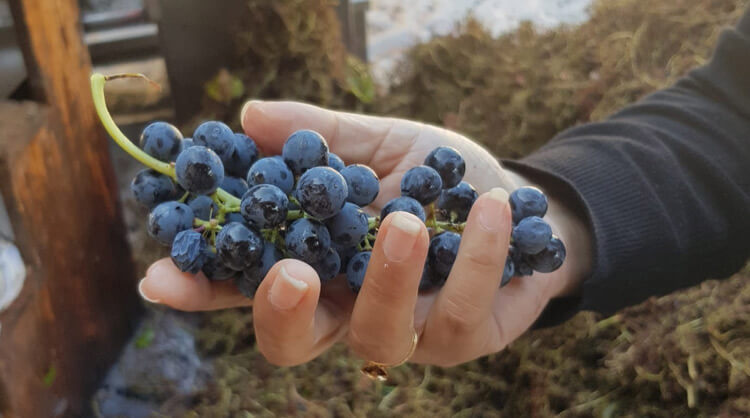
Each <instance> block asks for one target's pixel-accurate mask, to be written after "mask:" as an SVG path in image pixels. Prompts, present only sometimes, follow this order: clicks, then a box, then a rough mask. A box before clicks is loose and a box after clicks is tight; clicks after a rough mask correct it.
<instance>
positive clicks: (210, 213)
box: [188, 195, 219, 221]
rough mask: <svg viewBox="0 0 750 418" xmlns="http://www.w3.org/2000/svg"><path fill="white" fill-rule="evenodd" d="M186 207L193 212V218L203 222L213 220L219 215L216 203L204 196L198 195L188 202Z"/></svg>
mask: <svg viewBox="0 0 750 418" xmlns="http://www.w3.org/2000/svg"><path fill="white" fill-rule="evenodd" d="M188 206H190V209H192V210H193V216H195V217H196V218H198V219H202V220H204V221H209V220H211V218H215V217H216V215H217V214H218V213H219V207H218V206H216V202H214V200H213V199H211V198H210V197H208V196H206V195H199V196H196V197H195V198H193V199H191V200H190V201H188Z"/></svg>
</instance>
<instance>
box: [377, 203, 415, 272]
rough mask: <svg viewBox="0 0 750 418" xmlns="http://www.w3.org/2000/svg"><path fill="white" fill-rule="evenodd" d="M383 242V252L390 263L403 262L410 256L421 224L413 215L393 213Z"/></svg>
mask: <svg viewBox="0 0 750 418" xmlns="http://www.w3.org/2000/svg"><path fill="white" fill-rule="evenodd" d="M391 216H392V217H393V219H391V225H390V226H389V228H388V233H387V234H386V236H385V241H384V242H383V252H384V253H385V257H386V258H387V259H388V260H390V261H396V262H398V261H404V260H406V259H407V258H409V256H410V255H411V252H412V249H413V248H414V243H415V242H416V241H417V237H418V236H419V231H420V229H421V226H420V225H419V224H420V223H421V222H420V221H419V219H417V218H416V217H415V216H414V215H409V214H406V213H404V212H395V213H394V214H393V215H391Z"/></svg>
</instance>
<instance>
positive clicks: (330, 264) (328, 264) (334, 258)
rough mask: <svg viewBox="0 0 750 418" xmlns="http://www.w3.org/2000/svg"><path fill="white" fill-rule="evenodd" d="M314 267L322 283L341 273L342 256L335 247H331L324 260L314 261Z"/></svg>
mask: <svg viewBox="0 0 750 418" xmlns="http://www.w3.org/2000/svg"><path fill="white" fill-rule="evenodd" d="M312 268H314V269H315V271H316V272H317V273H318V277H319V278H320V281H321V283H325V282H327V281H329V280H331V279H333V278H334V277H336V276H337V275H338V274H339V271H340V270H341V258H340V257H339V254H338V253H337V252H336V250H334V249H333V248H329V249H328V252H327V253H326V256H325V257H323V259H322V260H320V261H318V262H316V263H313V264H312Z"/></svg>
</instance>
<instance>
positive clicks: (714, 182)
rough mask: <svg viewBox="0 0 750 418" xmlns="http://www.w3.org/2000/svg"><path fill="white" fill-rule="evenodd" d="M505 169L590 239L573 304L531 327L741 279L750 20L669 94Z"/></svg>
mask: <svg viewBox="0 0 750 418" xmlns="http://www.w3.org/2000/svg"><path fill="white" fill-rule="evenodd" d="M505 164H506V166H508V167H509V168H511V169H513V170H517V171H519V172H520V173H522V174H526V175H530V176H531V177H532V178H533V177H535V176H536V177H537V178H540V177H541V178H542V179H543V180H544V181H543V183H546V184H549V183H550V182H553V183H557V184H558V185H559V187H562V188H567V189H568V192H569V193H571V194H572V195H573V196H574V197H575V199H577V200H578V202H577V203H578V204H580V207H581V208H582V210H583V211H584V212H585V214H586V216H587V218H588V220H589V222H590V227H591V231H592V232H593V235H594V250H595V254H594V266H593V273H592V274H591V276H590V277H588V278H586V280H585V281H584V283H583V285H582V289H581V292H580V295H579V296H577V297H575V298H566V299H560V300H555V301H553V302H552V303H551V304H550V305H549V306H548V308H547V309H546V310H545V313H544V314H543V315H542V318H540V321H539V322H538V324H537V325H540V326H544V325H550V324H554V323H558V322H560V321H562V320H564V319H567V318H568V317H569V316H571V315H572V314H574V313H575V312H577V311H578V310H593V311H598V312H601V313H604V314H611V313H614V312H615V311H617V310H619V309H620V308H623V307H625V306H628V305H632V304H636V303H638V302H640V301H642V300H644V299H646V298H648V297H649V296H654V295H663V294H666V293H669V292H671V291H673V290H676V289H679V288H683V287H687V286H691V285H693V284H696V283H698V282H700V281H701V280H704V279H707V278H722V277H727V276H729V275H731V274H732V273H734V272H736V271H738V270H739V269H740V268H741V267H742V265H743V263H744V262H745V261H746V260H747V258H748V256H750V10H749V11H746V13H745V16H744V17H743V19H742V20H741V21H740V23H739V24H738V26H737V27H736V28H734V29H728V30H726V31H724V32H723V33H722V35H721V37H720V40H719V42H718V44H717V46H716V49H715V51H714V55H713V57H712V58H711V60H710V62H709V63H708V64H707V65H705V66H703V67H700V68H697V69H695V70H693V71H692V72H690V73H689V74H688V75H687V76H686V77H684V78H682V79H681V80H680V81H678V82H677V83H676V84H675V85H673V86H672V87H669V88H666V89H664V90H660V91H658V92H656V93H653V94H651V95H650V96H648V97H646V98H644V99H643V100H641V101H639V102H638V103H636V104H633V105H631V106H629V107H627V108H625V109H623V110H621V111H620V112H618V113H616V114H615V115H613V116H611V117H610V118H609V119H607V120H605V121H603V122H600V123H590V124H586V125H581V126H578V127H575V128H572V129H569V130H567V131H565V132H562V133H561V134H559V135H558V136H557V137H555V138H553V140H552V141H550V142H549V143H548V144H547V145H546V146H544V147H542V148H541V149H539V150H538V151H536V152H534V153H533V154H531V155H529V156H527V157H526V158H523V159H521V160H519V161H508V162H505Z"/></svg>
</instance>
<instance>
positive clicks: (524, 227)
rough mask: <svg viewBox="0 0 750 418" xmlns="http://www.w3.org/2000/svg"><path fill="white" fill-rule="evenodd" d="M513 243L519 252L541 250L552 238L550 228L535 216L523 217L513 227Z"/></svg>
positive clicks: (526, 252)
mask: <svg viewBox="0 0 750 418" xmlns="http://www.w3.org/2000/svg"><path fill="white" fill-rule="evenodd" d="M512 238H513V245H514V246H515V247H516V249H517V250H518V251H519V252H520V253H521V254H536V253H538V252H539V251H542V250H543V249H544V248H545V247H546V246H547V244H548V243H549V240H550V238H552V228H550V226H549V224H548V223H547V222H545V221H544V219H542V218H539V217H537V216H531V217H528V218H524V219H522V220H521V222H519V223H518V225H516V226H515V227H514V228H513V233H512Z"/></svg>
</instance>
